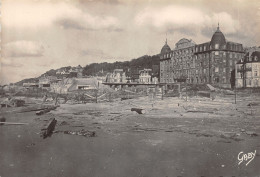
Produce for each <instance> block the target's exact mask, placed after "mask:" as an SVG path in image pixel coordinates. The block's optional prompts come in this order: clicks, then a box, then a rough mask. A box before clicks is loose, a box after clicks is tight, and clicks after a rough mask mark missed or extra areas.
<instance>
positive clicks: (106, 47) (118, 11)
mask: <svg viewBox="0 0 260 177" xmlns="http://www.w3.org/2000/svg"><path fill="white" fill-rule="evenodd" d="M1 6H2V17H1V18H2V28H1V30H2V38H1V40H2V59H1V71H0V81H1V84H4V83H10V82H17V81H19V80H21V79H24V78H30V77H38V76H39V75H41V74H42V73H44V72H45V71H47V70H50V69H57V68H59V67H62V66H77V65H79V64H80V65H81V66H85V65H86V64H90V63H93V62H114V61H125V60H130V59H133V58H137V57H140V56H143V55H155V54H158V53H159V52H160V50H161V48H162V46H163V45H164V43H165V37H166V33H167V38H168V44H169V45H170V47H171V48H174V46H175V43H176V42H178V40H180V39H181V38H188V39H192V40H193V41H195V42H196V43H197V44H199V43H203V42H207V41H210V39H211V36H212V35H213V33H214V32H215V30H216V27H217V23H218V21H219V24H220V29H221V31H222V32H223V33H224V35H225V37H226V39H227V40H229V41H234V42H239V43H242V44H243V45H244V46H259V45H260V35H259V29H260V1H259V0H250V1H248V0H229V1H227V0H171V1H170V0H169V1H162V0H160V1H159V0H158V1H156V0H147V1H140V0H139V1H137V0H136V1H127V0H122V1H121V0H118V1H117V0H111V1H109V0H103V1H95V0H89V1H87V0H71V1H70V0H63V1H58V0H56V1H55V0H53V1H51V0H38V1H37V0H19V1H17V0H2V4H1Z"/></svg>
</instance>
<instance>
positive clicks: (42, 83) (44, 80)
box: [39, 76, 57, 89]
mask: <svg viewBox="0 0 260 177" xmlns="http://www.w3.org/2000/svg"><path fill="white" fill-rule="evenodd" d="M54 82H57V77H55V76H43V77H41V78H40V79H39V87H40V88H46V89H49V88H50V87H51V84H52V83H54Z"/></svg>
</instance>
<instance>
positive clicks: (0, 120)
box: [0, 116, 6, 125]
mask: <svg viewBox="0 0 260 177" xmlns="http://www.w3.org/2000/svg"><path fill="white" fill-rule="evenodd" d="M5 121H6V118H4V117H2V116H0V122H5ZM0 125H3V123H0Z"/></svg>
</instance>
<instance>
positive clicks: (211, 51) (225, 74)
mask: <svg viewBox="0 0 260 177" xmlns="http://www.w3.org/2000/svg"><path fill="white" fill-rule="evenodd" d="M243 56H244V50H243V46H242V44H239V43H235V42H230V41H227V40H226V39H225V36H224V34H223V33H222V32H221V31H220V29H219V27H218V28H217V30H216V32H215V33H214V34H213V36H212V38H211V41H209V42H206V43H202V44H195V42H193V41H192V40H188V39H185V38H183V39H181V40H179V41H178V42H177V43H176V46H175V49H173V50H171V49H170V47H169V46H168V45H167V41H166V43H165V45H164V46H163V48H162V50H161V55H160V83H175V82H180V81H186V82H187V83H192V84H204V83H210V84H213V85H217V86H220V87H232V86H234V85H235V74H233V75H234V76H233V78H232V77H231V76H232V72H233V73H235V64H236V63H237V61H239V60H241V58H243Z"/></svg>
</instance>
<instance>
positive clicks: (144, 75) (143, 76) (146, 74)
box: [139, 68, 152, 84]
mask: <svg viewBox="0 0 260 177" xmlns="http://www.w3.org/2000/svg"><path fill="white" fill-rule="evenodd" d="M151 74H152V69H145V68H144V69H143V70H140V71H139V83H141V84H151V83H152V76H151Z"/></svg>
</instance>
